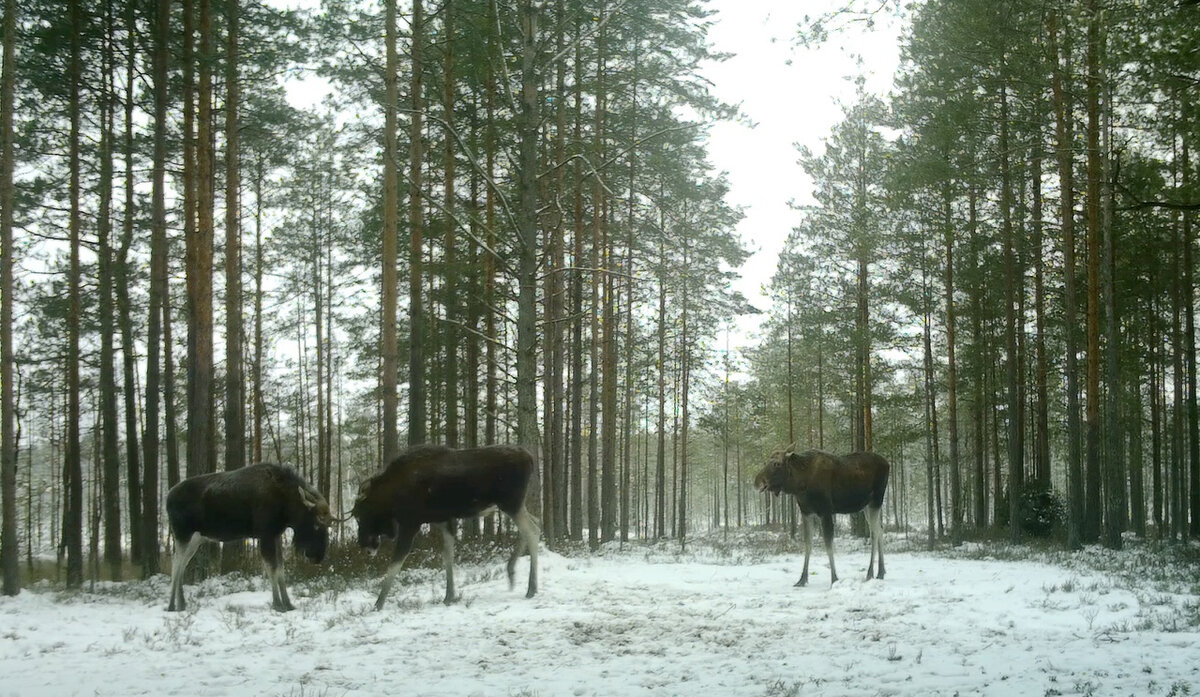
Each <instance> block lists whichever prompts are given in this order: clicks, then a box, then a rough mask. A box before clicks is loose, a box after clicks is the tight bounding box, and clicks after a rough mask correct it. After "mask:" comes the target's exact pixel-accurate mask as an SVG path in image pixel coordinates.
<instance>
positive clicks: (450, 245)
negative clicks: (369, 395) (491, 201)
mask: <svg viewBox="0 0 1200 697" xmlns="http://www.w3.org/2000/svg"><path fill="white" fill-rule="evenodd" d="M454 12H455V9H454V0H445V3H444V4H443V6H442V14H443V20H442V22H443V25H442V28H443V32H442V33H443V34H444V38H443V40H442V41H443V45H444V49H443V50H444V51H445V54H444V56H443V63H442V117H443V118H444V119H445V120H446V123H445V124H443V126H444V128H445V139H444V141H445V162H444V163H443V170H444V180H443V192H442V207H443V208H444V210H443V211H442V214H443V215H444V216H445V219H446V235H445V245H444V248H443V250H442V251H443V254H444V255H445V257H444V258H445V268H446V281H445V288H444V292H445V302H446V321H445V322H444V323H443V325H442V326H443V327H444V329H443V331H442V332H441V333H442V337H443V340H444V341H445V345H446V373H445V374H446V408H445V412H444V413H445V417H446V445H448V446H450V447H452V448H454V447H458V446H459V435H458V430H459V425H458V346H459V343H460V340H459V338H458V326H457V323H458V322H459V310H458V292H459V290H458V286H459V277H458V266H457V264H458V260H457V254H458V248H457V246H458V240H457V235H456V233H457V228H456V220H455V217H454V211H455V210H456V206H455V200H454V135H453V133H454V79H455V75H454V42H455V37H454Z"/></svg>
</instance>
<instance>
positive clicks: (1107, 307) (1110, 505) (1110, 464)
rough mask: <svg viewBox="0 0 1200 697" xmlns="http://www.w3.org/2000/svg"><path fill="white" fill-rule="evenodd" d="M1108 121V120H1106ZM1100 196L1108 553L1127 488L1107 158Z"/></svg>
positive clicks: (1121, 521)
mask: <svg viewBox="0 0 1200 697" xmlns="http://www.w3.org/2000/svg"><path fill="white" fill-rule="evenodd" d="M1105 120H1106V121H1107V120H1108V119H1107V118H1106V119H1105ZM1110 145H1111V140H1110V135H1109V128H1105V133H1104V150H1105V152H1106V153H1108V152H1112V150H1111V147H1110ZM1104 160H1105V161H1104V171H1103V179H1104V184H1103V195H1104V204H1103V205H1104V212H1103V221H1102V223H1101V232H1102V234H1101V236H1102V245H1103V259H1102V263H1103V267H1102V268H1101V280H1100V285H1101V287H1100V292H1101V293H1103V294H1104V315H1105V322H1106V325H1105V337H1104V338H1105V341H1106V342H1107V344H1108V351H1107V352H1106V354H1105V361H1104V379H1105V381H1106V382H1107V383H1108V389H1107V390H1106V395H1105V396H1106V400H1105V401H1106V404H1105V415H1104V429H1105V435H1106V437H1107V441H1108V442H1107V444H1106V448H1105V450H1106V452H1105V462H1104V470H1105V481H1104V546H1106V547H1108V548H1109V549H1121V546H1122V541H1121V533H1123V532H1125V529H1126V527H1127V522H1128V521H1127V518H1128V513H1127V510H1128V509H1127V507H1126V485H1125V453H1124V433H1125V431H1124V428H1123V421H1124V419H1122V418H1121V416H1122V414H1123V407H1124V394H1123V392H1124V389H1125V383H1124V382H1123V381H1122V379H1121V367H1120V360H1121V354H1122V353H1123V350H1122V347H1121V332H1120V321H1121V320H1120V316H1119V315H1118V307H1117V298H1116V268H1115V258H1116V246H1117V243H1116V240H1115V239H1114V235H1115V232H1114V228H1113V219H1112V210H1113V205H1112V189H1111V178H1110V175H1109V172H1110V169H1109V163H1108V157H1107V156H1106V157H1105V158H1104Z"/></svg>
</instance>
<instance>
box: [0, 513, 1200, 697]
mask: <svg viewBox="0 0 1200 697" xmlns="http://www.w3.org/2000/svg"><path fill="white" fill-rule="evenodd" d="M837 544H838V550H839V553H838V562H839V566H840V567H841V569H840V571H841V574H842V579H841V580H840V581H838V583H837V584H835V585H833V586H830V585H828V578H829V575H828V574H829V571H828V566H827V562H826V559H825V555H824V552H823V550H820V548H819V546H818V548H817V550H814V555H813V564H812V568H811V570H810V573H811V575H812V579H813V580H812V581H811V582H810V585H809V586H807V587H804V588H793V587H792V584H793V583H794V582H795V580H796V579H797V578H798V577H799V573H800V565H801V562H802V554H799V553H797V552H796V551H795V550H796V548H797V545H796V543H795V542H794V541H790V540H787V539H786V537H785V536H783V535H781V534H778V533H769V532H765V531H757V532H755V533H745V534H738V535H736V536H734V539H731V540H730V541H729V542H728V543H724V542H723V541H722V538H721V537H720V536H715V537H712V538H708V539H707V540H705V541H702V542H699V543H696V544H694V545H693V546H692V547H691V548H690V549H689V550H688V551H687V552H682V553H681V552H679V551H678V543H671V544H661V545H655V546H652V545H644V544H643V545H629V546H626V547H625V548H624V549H623V550H622V549H618V548H617V547H616V546H609V547H606V548H605V549H604V550H603V551H602V552H601V553H600V554H597V555H589V554H586V553H583V552H578V553H573V554H571V555H570V556H563V555H560V554H556V553H553V552H550V551H548V550H546V549H545V548H544V546H543V550H542V553H541V555H540V562H541V564H540V566H541V577H540V585H541V588H540V592H539V594H538V595H537V596H536V597H535V598H533V599H531V600H527V599H525V597H524V580H525V573H527V569H528V564H527V563H526V562H527V560H526V559H522V563H521V564H519V565H518V574H517V584H516V588H515V589H514V590H509V588H508V583H507V582H506V580H505V578H504V572H503V560H502V558H501V557H499V556H497V557H496V559H495V560H494V561H490V562H488V563H486V564H460V565H459V566H458V567H457V569H456V572H457V573H456V580H457V581H458V584H459V589H460V592H461V593H462V595H463V598H462V601H461V602H459V603H458V604H456V605H451V606H444V605H442V603H441V599H442V595H443V592H444V586H443V583H444V580H443V579H444V577H443V574H442V572H441V571H440V570H439V569H436V568H427V569H413V570H410V571H406V572H404V573H403V574H402V575H401V576H400V578H399V583H398V584H397V585H396V587H395V588H394V589H393V591H392V595H391V597H390V598H389V599H388V603H387V606H386V607H385V608H384V610H383V611H382V612H374V611H372V605H373V603H374V599H375V596H374V594H375V592H376V591H377V589H378V585H379V577H380V576H382V573H383V566H384V563H385V562H384V560H383V559H381V558H379V559H376V560H374V562H373V563H374V565H376V566H378V569H377V570H376V571H377V573H376V574H375V575H374V576H372V577H370V578H368V577H357V576H346V575H339V574H338V573H336V572H331V571H329V570H328V569H326V570H325V571H324V573H323V574H318V575H316V576H314V577H313V578H312V579H310V580H307V581H296V582H294V583H292V584H291V594H292V598H293V601H294V602H295V604H296V606H297V608H298V609H297V610H296V611H295V612H291V613H286V614H280V613H276V612H273V611H272V610H271V609H270V592H269V589H268V587H267V584H266V580H265V578H258V577H253V578H252V577H245V576H232V577H222V578H216V579H210V580H208V581H205V582H203V583H201V584H199V585H188V586H186V588H185V593H186V595H187V600H188V611H187V612H183V613H167V612H165V611H164V609H163V608H164V607H165V606H166V601H167V588H168V583H167V578H166V577H165V576H159V577H156V578H154V579H151V580H150V581H147V582H130V583H123V584H112V583H107V584H103V583H102V584H97V586H96V588H95V590H92V591H76V592H67V591H64V590H62V589H61V587H58V586H54V585H51V584H49V583H46V582H43V583H41V584H38V585H35V586H34V587H33V588H31V589H26V590H25V591H24V592H22V593H21V594H20V595H19V596H17V597H15V598H0V675H3V676H4V678H3V679H2V680H0V696H7V695H22V696H30V695H56V696H57V695H189V696H190V695H198V694H199V695H206V696H208V695H286V696H295V697H300V696H324V695H328V696H330V697H336V696H339V695H385V694H388V695H430V696H437V695H446V696H454V697H460V696H471V695H501V696H509V695H513V696H515V695H521V696H527V695H579V696H583V695H631V696H634V695H753V696H756V697H757V696H782V695H800V694H803V695H952V694H956V693H957V694H978V695H1110V694H1111V695H1129V694H1134V695H1168V694H1173V695H1182V694H1200V660H1198V659H1200V636H1198V629H1200V598H1197V597H1196V596H1195V595H1194V593H1195V589H1196V587H1197V586H1196V583H1197V579H1196V576H1195V571H1194V567H1193V568H1192V569H1191V570H1190V571H1188V572H1186V573H1185V574H1183V576H1182V577H1181V578H1179V580H1178V581H1177V582H1173V583H1164V582H1157V581H1156V582H1154V583H1151V582H1149V581H1145V580H1140V579H1139V577H1140V575H1141V574H1140V573H1138V572H1137V567H1138V566H1139V565H1145V564H1147V563H1148V562H1146V559H1153V557H1150V556H1148V555H1145V554H1142V555H1140V556H1135V555H1133V554H1126V553H1115V554H1114V553H1107V554H1106V553H1100V552H1095V551H1091V552H1089V551H1084V552H1081V553H1076V554H1074V555H1066V554H1059V555H1057V556H1049V555H1042V558H1041V560H1032V558H1035V557H1037V556H1038V555H1030V554H1028V553H1024V556H1025V557H1030V558H1028V559H1017V558H1000V557H1003V556H1006V555H1004V554H998V555H997V554H993V553H992V552H991V551H990V548H988V547H978V546H977V547H966V548H964V549H962V550H959V551H956V552H954V553H953V554H951V553H948V552H934V553H931V552H926V551H922V550H919V549H917V548H915V547H913V546H911V545H910V546H909V548H908V549H897V550H895V551H892V550H893V548H896V547H903V546H904V544H903V542H902V541H900V540H897V539H895V534H894V533H893V534H892V535H891V536H889V540H888V543H887V544H888V547H887V548H886V549H887V551H888V553H887V555H886V557H885V559H886V561H887V572H888V573H887V578H886V579H885V580H882V581H879V580H876V581H866V580H864V579H863V578H862V577H861V574H863V571H864V569H865V565H866V561H867V555H866V552H867V548H866V545H865V543H863V542H860V541H857V540H850V539H847V536H846V535H841V536H839V538H838V540H837ZM989 555H990V556H989ZM1007 556H1021V555H1007ZM288 563H289V568H293V567H297V566H298V565H301V564H302V562H298V561H296V560H289V562H288ZM1156 578H1159V579H1161V578H1162V574H1161V573H1160V574H1159V575H1158V576H1156Z"/></svg>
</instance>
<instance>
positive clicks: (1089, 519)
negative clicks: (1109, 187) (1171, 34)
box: [1082, 0, 1103, 542]
mask: <svg viewBox="0 0 1200 697" xmlns="http://www.w3.org/2000/svg"><path fill="white" fill-rule="evenodd" d="M1087 7H1088V27H1087V74H1086V85H1087V134H1086V135H1087V279H1088V280H1087V284H1088V287H1087V405H1086V406H1087V412H1086V415H1085V420H1086V422H1087V476H1086V480H1087V481H1086V483H1085V508H1084V519H1083V520H1084V525H1083V534H1082V540H1083V542H1095V541H1097V540H1098V539H1100V523H1101V516H1102V513H1103V509H1102V503H1101V500H1100V485H1101V477H1102V474H1101V471H1100V461H1101V457H1102V453H1101V447H1102V446H1101V438H1100V436H1101V428H1102V427H1103V426H1102V424H1101V422H1100V400H1101V399H1102V396H1101V394H1100V232H1101V231H1100V225H1101V223H1100V197H1101V195H1102V194H1101V191H1100V167H1101V163H1100V76H1099V70H1100V68H1099V61H1100V17H1099V10H1098V9H1097V5H1096V0H1088V5H1087Z"/></svg>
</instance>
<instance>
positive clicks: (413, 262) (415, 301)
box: [389, 0, 426, 445]
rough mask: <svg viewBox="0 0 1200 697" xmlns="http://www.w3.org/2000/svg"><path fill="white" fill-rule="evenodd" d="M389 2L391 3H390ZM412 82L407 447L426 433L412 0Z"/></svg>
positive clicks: (417, 52)
mask: <svg viewBox="0 0 1200 697" xmlns="http://www.w3.org/2000/svg"><path fill="white" fill-rule="evenodd" d="M389 1H390V0H389ZM411 25H412V49H411V50H412V83H411V86H410V89H409V97H410V99H412V115H411V121H410V122H409V152H408V162H409V167H410V170H409V171H410V175H409V200H408V224H409V246H408V265H409V278H408V316H409V324H410V327H409V330H410V334H409V341H408V444H409V445H417V444H419V443H424V442H425V439H426V432H425V422H426V416H425V400H426V396H425V395H426V385H425V346H424V343H425V309H424V308H425V306H424V301H423V299H422V297H421V284H422V282H423V279H424V260H423V259H422V256H421V255H422V253H423V250H424V234H425V223H424V213H423V211H422V209H421V190H422V187H423V186H424V185H423V183H422V169H421V167H422V164H423V163H422V158H424V156H425V155H424V148H423V147H422V138H423V137H424V134H423V133H422V129H423V125H422V124H423V121H424V120H423V119H422V113H423V112H422V109H423V108H424V106H423V104H424V101H423V99H422V94H421V92H422V90H423V89H424V88H423V84H424V81H423V79H422V78H423V71H424V69H425V65H424V60H423V58H422V57H421V56H422V53H423V50H422V49H423V44H424V43H425V18H424V6H423V3H422V0H413V5H412V22H411Z"/></svg>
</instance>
